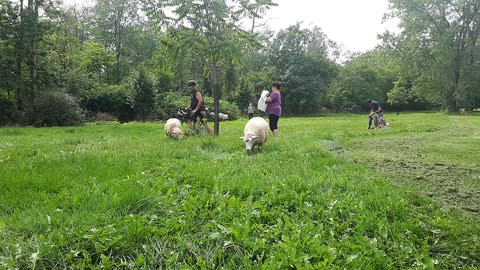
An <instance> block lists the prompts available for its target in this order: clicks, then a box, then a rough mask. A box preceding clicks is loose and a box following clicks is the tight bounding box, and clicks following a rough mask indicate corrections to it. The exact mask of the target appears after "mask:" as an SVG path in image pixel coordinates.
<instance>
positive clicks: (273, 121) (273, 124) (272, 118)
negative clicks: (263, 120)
mask: <svg viewBox="0 0 480 270" xmlns="http://www.w3.org/2000/svg"><path fill="white" fill-rule="evenodd" d="M278 119H280V116H278V115H275V114H269V115H268V121H269V124H270V130H271V131H274V130H275V129H278Z"/></svg>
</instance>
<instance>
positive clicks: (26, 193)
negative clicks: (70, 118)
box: [0, 114, 480, 269]
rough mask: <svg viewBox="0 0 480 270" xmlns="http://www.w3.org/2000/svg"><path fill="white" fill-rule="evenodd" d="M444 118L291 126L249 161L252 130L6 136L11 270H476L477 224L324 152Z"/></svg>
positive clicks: (5, 221)
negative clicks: (247, 133) (370, 126)
mask: <svg viewBox="0 0 480 270" xmlns="http://www.w3.org/2000/svg"><path fill="white" fill-rule="evenodd" d="M402 117H403V116H402ZM420 117H427V118H428V119H429V121H428V122H427V123H419V122H418V121H413V119H415V118H420ZM445 119H449V118H448V117H447V116H444V115H441V114H427V115H409V116H407V117H406V119H404V118H395V119H392V121H390V122H391V125H392V127H393V126H394V127H395V128H392V129H390V130H384V131H383V130H382V131H375V132H371V131H368V130H366V123H367V120H368V119H367V118H366V117H360V116H332V117H322V118H288V119H281V122H280V128H281V132H282V138H281V140H279V141H275V140H270V141H268V142H267V144H266V146H265V150H264V152H263V153H254V154H250V155H249V154H246V153H245V152H244V151H243V149H244V147H243V145H242V141H241V140H239V139H237V138H238V136H240V135H242V131H243V125H244V121H242V120H239V121H235V122H228V123H222V129H221V133H222V134H221V137H219V138H215V137H209V136H206V137H188V138H186V139H185V140H183V141H180V142H178V141H173V140H169V139H167V138H166V137H165V135H164V133H163V126H162V124H160V123H158V124H140V123H132V124H125V125H118V124H109V125H106V124H104V125H89V126H84V127H79V128H50V129H29V128H22V129H1V130H0V149H1V150H0V171H1V172H2V173H1V175H2V176H1V177H0V215H1V216H0V233H1V234H2V237H3V238H2V239H4V241H3V243H2V245H1V246H0V268H1V267H3V268H6V269H13V268H19V269H24V268H34V269H35V268H36V269H52V268H57V269H64V268H73V269H84V268H104V269H118V268H123V269H139V268H144V269H159V268H174V269H178V268H185V269H189V268H194V269H201V268H228V269H252V268H255V269H258V268H264V269H285V268H305V269H308V268H317V269H318V268H332V269H343V268H361V269H365V268H367V269H378V268H395V269H397V268H434V267H435V268H444V269H451V268H465V267H467V268H468V267H471V268H475V267H478V266H479V260H480V259H479V258H480V254H479V250H480V240H479V238H478V237H479V236H478V233H477V232H478V231H479V230H480V227H479V225H478V223H476V222H472V219H474V217H472V216H471V215H464V214H462V213H457V212H448V213H447V212H444V211H442V210H441V209H440V208H439V207H438V206H437V204H435V203H434V202H432V201H431V200H430V199H428V198H425V197H423V196H420V195H419V193H418V192H409V191H408V190H407V189H406V188H404V187H397V186H395V185H393V184H391V182H389V181H387V180H385V179H384V178H383V177H382V176H380V175H378V174H376V173H374V171H373V170H372V169H371V168H369V167H368V166H364V165H362V164H356V163H355V162H352V160H350V159H349V158H344V157H342V156H338V155H337V154H332V152H331V151H330V150H331V149H329V148H328V147H325V142H326V141H333V142H334V144H336V145H339V146H340V147H337V148H336V149H337V150H336V151H337V152H338V151H343V150H342V149H343V148H344V147H346V148H347V149H349V148H350V147H351V148H352V149H354V148H355V147H358V144H359V141H360V140H371V139H380V140H382V139H387V138H389V137H394V136H406V135H409V134H418V133H423V132H432V131H440V130H443V129H444V128H446V127H448V126H449V125H450V124H449V123H448V121H445ZM466 125H468V123H467V124H466ZM467 141H468V140H467ZM358 149H360V148H358ZM359 152H362V151H359ZM455 159H456V160H459V161H461V160H462V158H461V157H460V158H455ZM472 164H473V163H472Z"/></svg>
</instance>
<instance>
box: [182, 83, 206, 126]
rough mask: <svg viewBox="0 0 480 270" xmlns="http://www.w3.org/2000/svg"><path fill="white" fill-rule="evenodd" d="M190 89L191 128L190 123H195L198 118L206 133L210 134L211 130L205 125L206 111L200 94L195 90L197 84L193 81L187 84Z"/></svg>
mask: <svg viewBox="0 0 480 270" xmlns="http://www.w3.org/2000/svg"><path fill="white" fill-rule="evenodd" d="M188 87H190V110H191V119H190V120H191V122H190V123H189V126H190V128H192V126H191V125H192V123H195V122H197V118H198V117H199V116H200V120H201V121H202V124H203V125H205V128H206V129H207V131H208V133H211V132H212V129H211V128H210V127H209V126H208V123H207V109H206V108H205V102H204V101H203V97H202V93H200V91H198V90H197V83H196V82H195V81H193V80H191V81H189V82H188Z"/></svg>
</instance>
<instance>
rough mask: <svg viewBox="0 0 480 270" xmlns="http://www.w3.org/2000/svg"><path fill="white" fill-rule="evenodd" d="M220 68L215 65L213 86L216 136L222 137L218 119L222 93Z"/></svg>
mask: <svg viewBox="0 0 480 270" xmlns="http://www.w3.org/2000/svg"><path fill="white" fill-rule="evenodd" d="M217 76H218V67H217V66H216V65H215V66H214V67H213V70H212V77H213V78H212V79H213V84H212V88H213V89H212V91H213V108H214V113H215V119H214V123H215V124H214V134H215V136H218V135H220V119H219V117H218V114H219V113H220V91H219V89H218V78H217Z"/></svg>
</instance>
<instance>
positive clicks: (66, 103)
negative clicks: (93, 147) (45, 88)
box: [26, 92, 84, 127]
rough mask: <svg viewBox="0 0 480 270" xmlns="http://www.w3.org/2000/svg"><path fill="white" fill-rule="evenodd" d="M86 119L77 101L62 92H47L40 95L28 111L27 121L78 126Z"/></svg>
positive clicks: (46, 124) (43, 124) (48, 124)
mask: <svg viewBox="0 0 480 270" xmlns="http://www.w3.org/2000/svg"><path fill="white" fill-rule="evenodd" d="M83 121H84V113H83V110H82V109H81V108H80V105H79V104H78V103H77V101H76V100H75V99H74V98H73V97H72V96H70V95H68V94H66V93H62V92H47V93H43V94H42V95H40V96H38V97H37V98H36V99H35V100H34V101H33V104H32V105H31V106H30V107H29V110H28V111H27V112H26V123H27V124H28V125H33V126H37V127H40V126H76V125H80V124H81V123H82V122H83Z"/></svg>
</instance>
